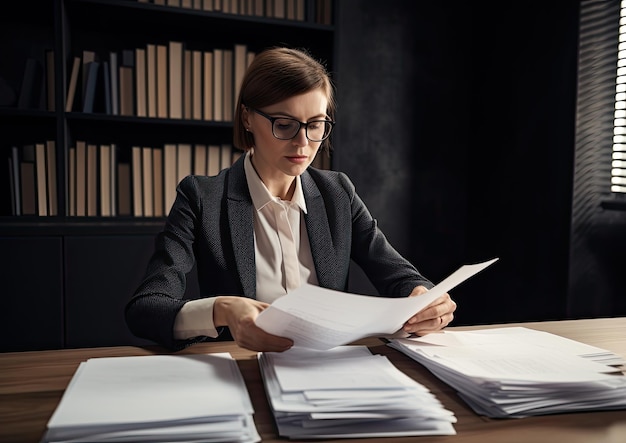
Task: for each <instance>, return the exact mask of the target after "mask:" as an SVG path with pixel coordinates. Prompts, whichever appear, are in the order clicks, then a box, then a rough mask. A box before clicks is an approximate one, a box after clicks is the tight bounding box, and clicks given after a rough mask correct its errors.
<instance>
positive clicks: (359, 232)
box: [339, 173, 434, 297]
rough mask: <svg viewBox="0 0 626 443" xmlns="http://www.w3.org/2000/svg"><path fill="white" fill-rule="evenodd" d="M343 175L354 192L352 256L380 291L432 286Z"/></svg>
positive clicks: (393, 293) (388, 293)
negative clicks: (402, 253)
mask: <svg viewBox="0 0 626 443" xmlns="http://www.w3.org/2000/svg"><path fill="white" fill-rule="evenodd" d="M339 177H340V182H341V183H342V186H343V187H344V189H345V190H346V192H348V193H349V195H350V211H351V214H352V243H351V244H352V251H351V258H352V259H353V260H354V262H355V263H356V264H358V265H359V266H360V267H361V269H362V270H363V271H364V273H365V274H366V275H367V277H368V278H369V280H370V281H371V282H372V284H373V285H374V287H375V288H376V289H377V291H378V293H379V295H381V296H385V297H406V296H408V295H409V294H410V293H411V291H412V290H413V288H415V287H416V286H418V285H423V286H425V287H427V288H429V289H430V288H432V287H433V286H434V284H433V283H432V282H431V281H430V280H429V279H427V278H426V277H424V276H423V275H422V274H421V273H420V272H419V271H418V270H417V268H416V267H415V266H414V265H413V264H412V263H411V262H410V261H409V260H407V259H406V258H405V257H403V256H402V255H401V254H400V253H399V252H398V251H397V250H396V249H395V248H394V247H393V246H392V245H391V243H390V242H389V241H388V240H387V238H386V236H385V235H384V233H383V232H382V231H381V230H380V228H379V227H378V222H377V220H376V219H375V218H373V217H372V215H371V213H370V211H369V210H368V208H367V207H366V205H365V203H364V202H363V200H362V199H361V198H360V197H359V195H358V194H357V193H356V190H355V187H354V184H353V183H352V182H351V181H350V179H349V178H348V176H347V175H345V174H342V173H339Z"/></svg>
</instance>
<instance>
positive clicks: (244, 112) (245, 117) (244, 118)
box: [241, 105, 250, 131]
mask: <svg viewBox="0 0 626 443" xmlns="http://www.w3.org/2000/svg"><path fill="white" fill-rule="evenodd" d="M241 124H242V125H243V127H244V128H245V129H246V131H250V111H248V108H247V107H246V106H244V105H241Z"/></svg>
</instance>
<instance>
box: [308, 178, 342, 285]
mask: <svg viewBox="0 0 626 443" xmlns="http://www.w3.org/2000/svg"><path fill="white" fill-rule="evenodd" d="M301 177H302V190H303V192H304V199H305V200H306V206H307V214H305V216H304V220H305V223H306V228H307V231H308V234H309V243H310V245H311V254H312V255H313V263H314V264H315V270H316V272H317V279H318V282H319V285H320V286H323V287H326V288H335V289H341V288H336V286H337V275H336V269H335V265H334V263H336V260H335V248H334V245H333V238H332V235H331V233H330V228H329V225H328V215H327V213H326V207H325V206H324V199H323V198H322V195H321V194H320V191H319V189H318V188H317V185H316V184H315V182H314V181H313V179H312V178H311V176H310V175H309V173H308V172H304V173H303V174H302V176H301Z"/></svg>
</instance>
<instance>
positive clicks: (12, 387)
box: [0, 317, 626, 443]
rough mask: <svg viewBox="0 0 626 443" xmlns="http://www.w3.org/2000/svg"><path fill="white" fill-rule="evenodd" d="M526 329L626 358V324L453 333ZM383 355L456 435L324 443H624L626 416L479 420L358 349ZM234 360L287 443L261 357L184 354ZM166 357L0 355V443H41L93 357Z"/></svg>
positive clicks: (127, 350) (404, 363)
mask: <svg viewBox="0 0 626 443" xmlns="http://www.w3.org/2000/svg"><path fill="white" fill-rule="evenodd" d="M499 326H525V327H528V328H533V329H537V330H541V331H546V332H551V333H554V334H558V335H561V336H563V337H567V338H571V339H573V340H577V341H580V342H583V343H587V344H590V345H594V346H598V347H601V348H604V349H607V350H610V351H612V352H615V353H617V354H619V355H622V356H626V317H624V318H604V319H584V320H566V321H556V322H533V323H510V324H505V325H481V326H473V327H469V326H463V327H451V328H448V329H452V330H471V329H482V328H488V327H499ZM357 343H358V344H365V345H367V346H369V348H370V349H371V351H372V352H373V353H378V354H383V355H386V356H387V357H388V358H389V359H390V360H391V361H392V362H393V363H394V364H395V365H396V366H397V367H398V368H399V369H400V370H402V371H403V372H405V373H406V374H407V375H409V376H410V377H412V378H414V379H415V380H417V381H419V382H420V383H422V384H423V385H425V386H426V387H427V388H429V389H430V390H431V391H432V392H433V393H434V394H435V395H436V396H437V397H438V398H439V400H440V401H441V402H442V403H443V404H444V405H445V407H446V408H448V409H450V410H452V411H454V413H455V414H456V416H457V419H458V422H457V423H456V424H455V429H456V431H457V435H454V436H437V437H435V436H432V437H430V436H424V437H411V438H405V437H395V438H376V439H372V438H368V439H338V440H324V441H326V442H355V443H356V442H363V443H365V442H367V443H373V442H389V443H392V442H393V443H404V442H409V441H410V442H420V443H434V442H436V443H448V442H450V443H485V442H492V443H624V442H626V410H620V411H603V412H580V413H572V414H555V415H547V416H540V417H528V418H523V419H490V418H487V417H483V416H479V415H477V414H476V413H474V412H473V411H472V410H471V409H470V408H469V407H468V406H466V405H465V403H464V402H463V401H462V400H461V399H460V398H459V397H458V396H457V395H456V393H455V391H454V390H452V389H451V388H450V387H449V386H447V385H446V384H444V383H442V382H441V381H439V380H438V379H437V378H436V377H435V376H433V375H432V374H431V373H430V372H429V371H428V370H426V369H425V368H424V367H422V366H421V365H420V364H418V363H417V362H415V361H414V360H412V359H410V358H409V357H407V356H405V355H404V354H402V353H400V352H398V351H396V350H394V349H392V348H390V347H389V346H386V345H385V343H384V342H382V341H381V340H379V339H374V338H372V339H366V340H362V341H359V342H357ZM211 352H230V353H231V355H232V356H233V357H234V358H235V359H237V363H238V365H239V368H240V370H241V373H242V375H243V377H244V379H245V382H246V386H247V388H248V390H249V392H250V397H251V399H252V404H253V406H254V410H255V414H254V420H255V423H256V426H257V430H258V432H259V434H260V435H261V438H262V441H263V442H281V441H282V442H284V441H288V440H287V439H284V438H280V437H278V435H277V432H276V426H275V424H274V420H273V417H272V414H271V412H270V409H269V405H268V402H267V397H266V395H265V390H264V388H263V382H262V379H261V374H260V372H259V366H258V363H257V360H256V353H254V352H251V351H247V350H245V349H241V348H239V347H238V346H236V345H234V343H232V342H216V343H202V344H198V345H194V346H191V347H189V348H187V349H185V350H183V351H180V352H179V354H190V353H191V354H196V353H211ZM155 354H169V352H168V351H166V350H164V349H163V348H160V347H158V346H154V347H152V346H149V347H132V346H121V347H103V348H88V349H63V350H51V351H34V352H9V353H3V354H0V442H6V443H37V442H39V441H40V440H41V438H42V436H43V434H44V432H45V429H46V424H47V422H48V420H49V419H50V417H51V415H52V413H53V412H54V410H55V408H56V407H57V405H58V403H59V401H60V399H61V397H62V395H63V392H64V390H65V388H66V387H67V385H68V383H69V381H70V380H71V378H72V376H73V375H74V372H75V371H76V369H77V367H78V365H79V363H80V362H81V361H84V360H86V359H88V358H92V357H112V356H132V355H155Z"/></svg>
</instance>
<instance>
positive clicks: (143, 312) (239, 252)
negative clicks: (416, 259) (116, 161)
mask: <svg viewBox="0 0 626 443" xmlns="http://www.w3.org/2000/svg"><path fill="white" fill-rule="evenodd" d="M243 160H244V156H241V158H240V159H239V160H237V161H236V162H235V163H234V164H233V165H232V166H231V167H230V168H228V169H225V170H223V171H222V172H220V174H219V175H217V176H215V177H205V176H194V175H192V176H188V177H186V178H184V179H183V180H182V181H181V182H180V183H179V185H178V187H177V190H176V191H177V195H176V200H175V202H174V204H173V206H172V209H171V211H170V214H169V216H168V218H167V221H166V224H165V227H164V230H163V231H162V232H161V233H159V234H158V235H157V237H156V242H155V250H154V253H153V255H152V258H151V259H150V261H149V263H148V266H147V270H146V273H145V276H144V280H143V281H142V283H141V284H140V286H139V287H138V288H137V290H136V291H135V293H134V295H133V297H132V298H131V300H130V301H129V302H128V304H127V305H126V311H125V314H126V323H127V325H128V327H129V328H130V330H131V331H132V332H133V334H134V335H136V336H138V337H143V338H147V339H149V340H152V341H155V342H156V343H159V344H161V345H163V346H165V347H167V348H169V349H172V350H179V349H182V348H184V347H186V346H188V345H190V344H192V343H196V342H199V341H209V340H216V339H211V338H209V337H196V338H194V339H191V340H184V341H183V340H175V339H174V338H173V325H174V320H175V318H176V314H177V313H178V311H179V310H180V309H181V308H182V306H183V305H184V303H185V300H184V294H185V286H186V274H187V273H188V272H189V271H190V270H191V269H192V267H193V265H194V263H195V264H196V265H197V273H198V285H199V288H200V294H201V296H202V297H213V296H216V295H242V296H245V297H250V298H255V297H256V269H255V258H254V235H253V226H254V206H253V204H252V199H251V197H250V193H249V191H248V184H247V182H246V176H245V172H244V162H243ZM301 177H302V188H303V193H304V198H305V200H306V205H307V210H308V214H306V215H305V217H304V220H305V223H306V228H307V232H308V235H309V241H310V244H311V253H312V255H313V262H314V264H315V271H316V273H317V278H318V282H319V285H320V286H322V287H325V288H330V289H335V290H340V291H346V290H347V287H348V271H349V267H350V259H353V260H354V262H355V263H357V264H358V265H359V266H360V267H361V268H362V269H363V271H364V272H365V274H366V275H367V276H368V278H369V279H370V280H371V282H372V284H373V285H374V287H376V289H377V291H378V292H379V294H381V295H383V296H386V297H404V296H407V295H408V294H409V293H410V292H411V291H412V290H413V288H414V287H415V286H417V285H424V286H426V287H428V288H431V287H432V286H433V284H432V283H431V282H430V281H429V280H427V279H426V278H424V277H423V276H422V275H421V274H420V273H419V272H418V271H417V269H416V268H415V267H414V266H413V265H412V264H411V263H410V262H409V261H407V260H406V259H404V258H403V257H402V256H401V255H400V254H399V253H398V252H397V251H396V250H395V249H394V248H393V247H392V246H391V245H390V244H389V242H388V241H387V239H386V238H385V236H384V235H383V233H382V232H381V231H380V230H379V229H378V226H377V222H376V220H375V219H374V218H372V216H371V215H370V213H369V211H368V209H367V207H366V206H365V204H364V203H363V201H362V200H361V199H360V198H359V196H358V195H357V194H356V192H355V188H354V185H353V184H352V182H351V181H350V179H349V178H348V177H347V176H346V175H345V174H343V173H341V172H337V171H327V170H318V169H315V168H312V167H310V168H308V169H307V171H305V172H304V173H303V174H302V176H301ZM225 338H226V339H228V338H231V337H230V334H229V333H228V331H224V333H220V337H219V338H218V339H225Z"/></svg>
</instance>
